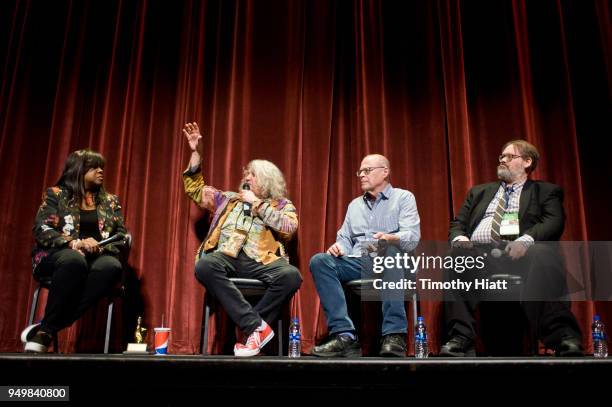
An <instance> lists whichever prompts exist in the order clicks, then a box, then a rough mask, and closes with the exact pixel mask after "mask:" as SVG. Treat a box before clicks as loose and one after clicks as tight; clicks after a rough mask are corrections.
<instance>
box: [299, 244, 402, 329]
mask: <svg viewBox="0 0 612 407" xmlns="http://www.w3.org/2000/svg"><path fill="white" fill-rule="evenodd" d="M399 252H400V251H399V249H398V248H396V247H395V246H389V248H388V249H387V253H386V254H387V256H395V254H396V253H399ZM363 260H364V261H365V262H366V264H364V266H365V267H364V269H371V267H368V266H367V262H369V263H371V262H370V261H369V258H364V259H363ZM310 272H311V273H312V277H313V279H314V282H315V285H316V287H317V292H318V293H319V298H320V299H321V304H322V305H323V310H324V311H325V316H326V317H327V328H328V330H329V333H330V334H334V333H338V332H345V331H354V330H355V325H354V324H353V321H351V319H350V318H349V316H348V309H347V305H346V298H345V296H344V290H343V288H342V284H343V283H346V282H348V281H352V280H357V279H360V278H365V277H366V276H365V275H363V274H362V258H360V257H347V256H341V257H334V256H332V255H331V254H327V253H317V254H315V255H314V256H313V257H312V258H311V259H310ZM402 276H403V275H402ZM375 278H379V276H376V277H375ZM380 278H383V279H384V281H394V280H395V281H397V280H399V278H400V273H398V272H397V271H396V270H390V272H389V273H384V276H381V277H380ZM403 294H404V293H403V292H399V293H396V294H391V295H385V293H383V300H382V313H383V324H382V334H383V335H389V334H394V333H402V334H405V333H406V332H407V327H408V322H407V320H406V308H405V307H404V300H403Z"/></svg>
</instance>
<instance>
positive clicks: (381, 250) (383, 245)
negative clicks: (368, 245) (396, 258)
mask: <svg viewBox="0 0 612 407" xmlns="http://www.w3.org/2000/svg"><path fill="white" fill-rule="evenodd" d="M387 247H388V242H387V240H386V239H378V250H377V254H378V255H379V256H384V255H386V254H387Z"/></svg>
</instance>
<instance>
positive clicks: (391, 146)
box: [0, 0, 612, 353]
mask: <svg viewBox="0 0 612 407" xmlns="http://www.w3.org/2000/svg"><path fill="white" fill-rule="evenodd" d="M611 21H612V19H611V12H610V5H609V3H608V2H607V1H604V0H594V1H591V2H583V1H578V0H575V1H570V0H546V1H538V2H527V1H525V0H504V1H498V2H489V1H451V0H437V1H435V2H431V1H416V2H390V1H389V2H383V1H371V0H354V1H324V0H312V1H307V0H296V1H291V2H286V1H282V0H273V1H268V2H256V1H246V0H244V1H238V0H236V1H220V0H216V1H213V0H202V1H196V0H187V1H185V2H181V3H176V2H172V1H170V0H162V1H155V2H152V1H145V0H142V1H134V2H132V1H120V0H114V1H104V2H100V1H69V0H60V1H54V2H44V1H37V0H16V1H12V2H10V1H9V2H2V3H1V4H0V80H1V83H0V172H1V173H2V174H3V176H2V177H1V178H0V190H1V191H2V207H3V209H4V216H2V218H1V219H0V230H2V234H1V235H0V285H1V286H2V287H3V288H4V289H3V290H0V304H1V305H2V306H0V351H18V350H20V349H21V345H20V343H19V341H18V334H19V332H20V331H21V330H22V329H23V328H24V326H25V324H26V321H27V312H28V309H29V304H30V300H31V296H32V292H33V288H34V284H35V283H34V282H33V280H32V278H31V274H30V273H31V267H30V259H29V251H30V249H31V247H32V244H33V239H32V236H31V226H32V222H33V218H34V214H35V212H36V210H37V208H38V205H39V204H40V197H41V194H42V192H43V191H44V189H45V188H46V187H47V186H50V185H52V184H53V182H55V181H56V179H57V178H58V177H59V175H60V172H61V169H62V166H63V162H64V159H65V158H66V156H67V155H68V153H69V152H70V151H73V150H75V149H78V148H84V147H91V148H93V149H96V150H98V151H100V152H101V153H102V154H104V155H105V156H106V158H107V168H106V170H105V172H106V177H105V178H106V188H107V189H108V190H109V191H111V192H113V193H117V194H118V195H119V197H120V199H121V202H122V204H123V207H124V215H125V217H126V222H127V226H128V228H129V230H130V232H131V233H132V235H133V238H134V244H133V249H132V253H131V257H130V261H129V263H130V266H131V271H130V272H131V273H132V274H133V275H132V277H133V281H134V282H135V284H136V285H135V286H136V287H137V290H136V291H137V292H138V298H139V300H138V301H136V302H137V303H138V304H139V305H138V306H137V307H136V308H137V311H133V312H134V313H143V316H144V321H145V323H146V324H147V325H148V326H149V327H150V328H152V327H154V326H157V325H159V324H160V323H161V319H162V315H163V316H164V319H165V321H166V323H168V324H169V325H170V326H171V327H172V328H173V330H172V335H171V344H170V352H172V353H197V352H198V351H199V341H200V329H201V318H202V304H203V298H204V289H203V288H202V287H201V286H200V285H199V284H198V283H197V281H196V280H195V277H194V272H193V271H194V270H193V269H194V255H195V251H196V249H197V247H198V244H199V242H200V241H201V239H202V238H203V236H204V235H205V233H206V230H205V229H206V227H207V215H206V214H205V213H203V212H202V211H201V210H200V209H199V208H197V207H196V206H195V205H193V204H191V203H190V202H189V201H188V199H187V198H186V196H185V195H184V193H183V190H182V188H183V187H182V181H181V172H182V171H183V170H184V168H186V166H187V163H188V160H189V151H188V148H187V146H186V142H185V140H184V138H183V136H182V134H181V131H180V130H181V127H182V125H183V123H185V122H187V121H197V122H198V124H199V125H200V128H201V129H202V131H203V143H204V159H203V174H204V177H205V180H206V182H207V183H208V184H210V185H213V186H215V187H217V188H220V189H224V190H235V189H236V188H237V187H238V183H239V181H240V178H241V174H242V168H243V167H244V166H245V165H246V164H247V163H248V161H250V160H252V159H255V158H263V159H268V160H271V161H273V162H274V163H276V164H277V165H278V166H279V168H280V169H281V170H282V171H283V172H284V174H285V176H286V179H287V185H288V198H289V199H291V200H292V201H293V202H294V203H295V204H296V207H297V209H298V214H299V217H300V227H299V231H298V235H297V238H296V240H295V241H294V242H293V246H292V248H291V253H292V254H293V257H292V262H294V264H296V265H297V266H298V267H299V269H300V270H301V272H302V275H303V277H304V283H303V285H302V288H301V290H300V292H299V296H298V297H296V298H295V299H294V301H293V303H292V305H291V307H292V310H293V311H292V313H296V314H297V315H299V316H300V319H301V324H302V327H303V331H304V332H303V338H304V349H305V350H306V351H308V350H309V349H310V348H311V347H312V346H313V345H314V344H315V343H316V342H317V341H318V340H320V339H322V338H323V336H324V335H325V334H326V329H325V317H324V314H323V311H322V308H321V307H320V304H319V301H318V297H317V295H316V289H315V287H314V284H313V281H312V278H311V276H310V272H309V268H308V265H309V260H310V257H311V256H312V255H314V254H315V253H317V252H321V251H324V250H326V249H327V247H329V246H330V245H331V244H332V243H333V242H334V240H335V234H336V231H337V230H338V228H339V227H340V225H341V223H342V221H343V219H344V215H345V212H346V208H347V205H348V204H349V202H350V201H351V200H352V199H353V198H354V197H356V196H358V195H359V194H360V190H359V185H358V182H357V179H356V178H355V176H354V171H355V170H356V169H357V167H358V166H359V163H360V160H361V158H362V157H363V156H364V155H365V154H368V153H374V152H377V153H382V154H385V155H386V156H387V157H388V158H389V159H390V161H391V165H392V175H391V180H392V184H393V185H394V186H396V187H400V188H405V189H409V190H410V191H412V192H413V193H414V194H415V196H416V200H417V205H418V208H419V213H420V216H421V230H422V238H423V239H424V240H446V238H447V231H448V222H449V220H450V219H451V217H452V216H454V214H455V213H456V211H457V210H458V209H459V208H460V206H461V204H462V202H463V199H464V198H465V196H466V193H467V191H468V189H469V188H470V187H471V186H473V185H475V184H478V183H483V182H488V181H491V180H494V179H495V167H496V164H497V161H496V157H497V155H498V154H499V151H500V148H501V146H502V145H503V143H504V142H506V141H508V140H511V139H515V138H525V139H527V140H529V141H531V142H533V143H535V144H536V145H537V147H538V148H539V149H540V152H541V154H542V161H541V164H540V166H539V168H538V170H537V171H536V173H535V174H534V175H535V177H536V178H539V179H544V180H547V181H551V182H555V183H558V184H560V185H561V186H562V187H563V188H564V189H565V193H566V199H565V208H566V211H567V213H568V220H567V223H566V230H565V233H564V235H563V238H564V239H565V240H587V239H591V240H596V239H597V240H610V233H609V230H608V229H609V227H606V226H605V224H607V225H609V222H606V220H609V215H608V212H609V210H608V208H607V206H608V205H607V204H605V202H606V200H607V199H608V198H609V191H607V189H608V188H602V185H609V180H610V175H612V174H611V170H610V168H609V167H610V166H607V165H605V164H606V163H607V160H609V159H608V157H607V156H608V154H609V153H608V152H609V151H610V150H609V149H606V145H605V141H601V140H605V139H606V138H609V135H610V134H612V124H611V122H610V117H612V111H611V106H612V103H611V101H612V68H611V67H612V60H611V58H612V53H611V51H610V44H612V22H611ZM594 140H598V141H597V142H594ZM130 305H134V304H133V300H132V299H128V300H127V301H125V304H124V308H127V307H129V306H130ZM99 308H100V309H98V310H97V311H95V312H94V311H92V313H91V315H89V316H87V317H86V318H84V320H83V321H81V322H78V323H77V324H75V325H74V326H73V327H72V328H70V329H68V330H66V331H65V332H63V333H62V336H61V337H60V339H61V342H62V345H61V347H62V350H63V351H87V350H91V349H97V348H96V347H99V345H100V343H101V341H102V340H103V339H102V333H101V332H102V328H101V327H102V326H103V322H102V321H103V320H102V318H103V311H104V310H102V308H103V307H99ZM365 308H367V309H365ZM421 309H422V313H423V314H424V315H425V317H426V321H427V323H428V328H429V330H430V337H431V338H432V341H431V344H430V346H431V349H432V351H434V352H436V351H437V350H438V345H439V343H438V342H439V339H440V337H441V330H440V328H441V327H440V321H441V311H440V304H439V303H436V302H427V303H425V302H424V303H422V304H421ZM573 309H574V311H575V312H576V314H577V315H578V317H579V320H580V323H581V326H582V328H583V330H584V332H585V333H587V332H588V329H589V326H590V321H591V319H592V315H593V313H594V312H599V313H602V314H603V317H604V320H606V318H607V322H608V324H609V325H612V320H611V319H610V318H612V308H611V307H610V305H609V304H608V303H596V304H593V303H577V304H574V305H573ZM363 311H364V313H363V315H362V316H363V317H365V318H366V319H369V318H371V320H369V321H365V322H363V321H362V325H360V327H361V329H362V330H364V333H363V334H362V337H364V338H365V339H364V340H365V344H366V348H368V349H370V348H372V349H373V348H375V344H374V343H370V342H371V341H373V338H375V336H376V334H377V331H378V329H379V325H380V324H379V323H376V317H377V316H376V308H375V307H372V306H370V305H368V306H367V307H364V310H363ZM410 314H411V313H409V315H410ZM222 317H223V315H222V314H219V315H217V316H216V318H215V319H216V320H217V321H218V320H220V319H223V318H222ZM124 318H125V320H124V321H120V320H121V318H119V317H118V318H117V319H116V320H118V321H120V322H121V323H120V324H119V327H120V328H121V329H119V330H117V331H116V332H114V334H113V337H114V345H115V348H117V350H119V349H118V348H119V343H120V341H121V340H122V339H123V340H125V339H126V338H129V336H130V332H129V330H130V326H133V324H134V323H135V318H133V315H131V314H129V313H126V314H125V315H124ZM131 319H134V320H133V321H131ZM362 319H364V318H362ZM373 321H374V322H373ZM378 322H379V321H378ZM213 325H216V326H217V329H216V330H215V329H213V330H212V332H211V335H213V337H214V339H215V342H214V343H213V345H212V346H214V349H215V350H221V349H222V347H223V341H224V340H226V339H227V338H226V335H225V334H224V331H226V330H227V329H226V328H228V327H229V326H231V324H230V325H228V324H227V321H220V323H219V324H213ZM280 334H281V335H285V334H286V333H284V332H283V333H280ZM409 336H410V335H409ZM586 343H587V345H590V342H589V340H588V339H587V342H586ZM410 345H411V340H410Z"/></svg>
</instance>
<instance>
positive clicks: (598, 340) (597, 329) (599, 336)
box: [592, 315, 608, 358]
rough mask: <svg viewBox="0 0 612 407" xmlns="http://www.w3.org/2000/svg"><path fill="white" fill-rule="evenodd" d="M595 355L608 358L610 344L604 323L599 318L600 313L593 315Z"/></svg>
mask: <svg viewBox="0 0 612 407" xmlns="http://www.w3.org/2000/svg"><path fill="white" fill-rule="evenodd" d="M592 328H593V329H592V333H593V357H596V358H607V357H608V344H607V342H606V339H607V338H606V331H605V326H604V323H603V322H602V321H601V319H600V318H599V315H595V316H594V317H593V326H592Z"/></svg>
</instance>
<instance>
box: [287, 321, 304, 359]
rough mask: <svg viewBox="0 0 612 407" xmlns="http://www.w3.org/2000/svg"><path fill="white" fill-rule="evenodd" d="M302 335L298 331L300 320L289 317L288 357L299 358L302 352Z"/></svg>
mask: <svg viewBox="0 0 612 407" xmlns="http://www.w3.org/2000/svg"><path fill="white" fill-rule="evenodd" d="M301 339H302V335H301V333H300V322H299V321H298V319H297V318H292V319H291V325H289V357H290V358H299V357H300V355H301V353H302V341H301Z"/></svg>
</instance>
